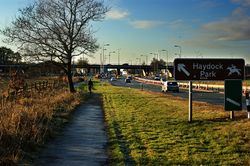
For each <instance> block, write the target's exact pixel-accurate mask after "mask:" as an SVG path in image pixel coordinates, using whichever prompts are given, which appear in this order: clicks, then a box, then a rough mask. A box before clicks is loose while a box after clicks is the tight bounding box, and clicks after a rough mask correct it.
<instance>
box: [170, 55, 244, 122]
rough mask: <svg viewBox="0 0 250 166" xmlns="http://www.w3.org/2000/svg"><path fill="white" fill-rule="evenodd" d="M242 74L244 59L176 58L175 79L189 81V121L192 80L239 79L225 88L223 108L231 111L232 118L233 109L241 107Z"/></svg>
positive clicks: (190, 117)
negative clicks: (227, 88)
mask: <svg viewBox="0 0 250 166" xmlns="http://www.w3.org/2000/svg"><path fill="white" fill-rule="evenodd" d="M244 76H245V60H244V59H219V58H218V59H203V58H202V59H196V58H176V59H175V60H174V78H175V80H179V81H189V119H188V120H189V122H191V121H192V81H195V80H199V81H201V80H203V81H216V80H221V81H224V80H227V79H228V80H240V81H241V82H237V81H236V82H237V83H235V82H234V83H232V84H231V83H230V84H229V87H230V88H229V90H225V110H228V111H231V113H230V117H231V118H233V116H234V112H233V111H236V110H241V109H242V101H241V99H242V80H243V79H244ZM239 85H241V86H239ZM225 86H226V84H225ZM235 86H236V88H235Z"/></svg>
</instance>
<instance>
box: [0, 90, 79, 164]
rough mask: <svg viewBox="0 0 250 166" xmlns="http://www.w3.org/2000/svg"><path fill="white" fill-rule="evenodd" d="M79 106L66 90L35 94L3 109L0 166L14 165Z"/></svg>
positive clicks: (0, 123)
mask: <svg viewBox="0 0 250 166" xmlns="http://www.w3.org/2000/svg"><path fill="white" fill-rule="evenodd" d="M79 103H80V95H79V94H78V93H75V94H71V93H69V92H67V90H65V89H57V90H54V91H45V92H43V93H41V94H38V93H37V94H32V97H29V98H20V99H18V100H17V101H15V102H9V103H6V104H5V107H4V108H2V109H1V110H0V165H15V164H17V163H18V162H19V161H20V159H22V158H23V157H24V156H26V157H27V156H29V155H30V154H31V153H30V152H32V151H34V150H35V149H36V148H37V147H38V146H39V145H41V144H43V143H44V142H45V140H46V139H47V138H48V136H51V135H53V134H54V132H56V130H57V129H58V127H61V126H62V125H63V124H64V122H65V121H66V120H67V119H65V118H66V117H67V115H68V114H69V113H70V112H71V111H72V110H73V109H74V108H75V107H76V105H78V104H79Z"/></svg>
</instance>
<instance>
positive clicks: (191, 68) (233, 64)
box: [174, 58, 245, 81]
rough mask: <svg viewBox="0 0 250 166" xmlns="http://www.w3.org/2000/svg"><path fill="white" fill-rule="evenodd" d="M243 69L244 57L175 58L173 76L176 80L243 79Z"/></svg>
mask: <svg viewBox="0 0 250 166" xmlns="http://www.w3.org/2000/svg"><path fill="white" fill-rule="evenodd" d="M244 71H245V61H244V59H191V58H183V59H180V58H177V59H175V60H174V78H175V79H176V80H188V81H191V80H199V81H200V80H204V81H215V80H221V81H224V80H225V79H241V80H243V79H244Z"/></svg>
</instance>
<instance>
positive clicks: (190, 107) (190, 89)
mask: <svg viewBox="0 0 250 166" xmlns="http://www.w3.org/2000/svg"><path fill="white" fill-rule="evenodd" d="M192 91H193V85H192V81H189V114H188V121H189V122H192V114H193V107H192V103H193V94H192Z"/></svg>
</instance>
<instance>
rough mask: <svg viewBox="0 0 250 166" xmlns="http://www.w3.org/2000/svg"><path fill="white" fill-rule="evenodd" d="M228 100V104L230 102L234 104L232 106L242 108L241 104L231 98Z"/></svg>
mask: <svg viewBox="0 0 250 166" xmlns="http://www.w3.org/2000/svg"><path fill="white" fill-rule="evenodd" d="M226 100H227V101H228V102H230V103H232V104H234V105H236V106H238V107H240V103H238V102H237V101H234V100H232V99H230V98H226Z"/></svg>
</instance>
